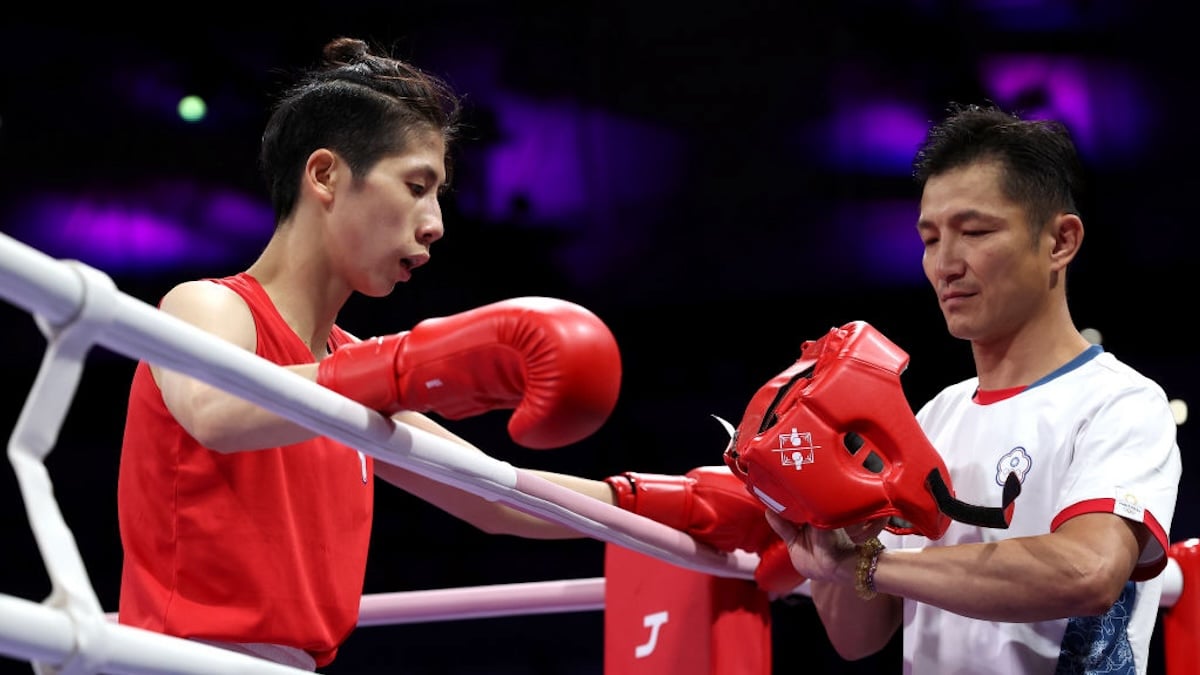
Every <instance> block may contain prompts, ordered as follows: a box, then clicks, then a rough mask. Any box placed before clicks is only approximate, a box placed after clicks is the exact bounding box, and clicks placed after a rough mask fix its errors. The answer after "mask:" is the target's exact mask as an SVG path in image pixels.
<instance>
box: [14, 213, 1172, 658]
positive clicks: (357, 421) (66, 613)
mask: <svg viewBox="0 0 1200 675" xmlns="http://www.w3.org/2000/svg"><path fill="white" fill-rule="evenodd" d="M0 296H3V298H4V299H6V300H8V301H9V302H11V303H12V304H14V305H16V306H18V307H21V308H22V309H24V310H25V311H27V312H29V313H30V314H32V315H33V316H34V317H35V319H36V321H37V325H38V326H39V328H40V329H41V330H42V332H43V334H44V335H45V336H46V338H47V340H48V346H47V349H46V355H45V357H44V359H43V362H42V367H41V369H40V370H39V372H38V376H37V378H36V380H35V381H34V384H33V387H32V388H31V390H30V394H29V398H28V399H27V401H26V404H25V406H24V408H23V409H22V411H21V415H20V417H19V418H18V420H17V424H16V427H15V428H14V430H13V434H12V437H11V439H10V443H9V448H8V454H9V459H10V461H11V462H12V464H13V467H14V470H15V472H16V474H17V478H18V483H19V485H20V488H21V494H22V497H23V499H24V502H25V505H26V511H27V515H28V516H29V521H30V525H31V527H32V529H33V533H34V538H35V540H36V541H37V544H38V547H39V549H40V551H41V554H42V558H43V561H44V563H45V564H46V568H47V571H48V572H49V574H50V579H51V583H52V591H51V594H50V597H49V598H47V599H46V600H45V601H44V602H42V603H36V602H32V601H29V600H25V599H22V598H17V597H14V596H10V595H5V594H0V653H3V654H6V655H9V656H12V657H14V658H20V659H25V660H29V661H31V662H32V663H33V666H34V669H35V671H37V672H38V673H47V674H48V673H56V674H59V675H66V674H67V673H72V674H74V673H94V672H99V671H100V670H103V672H106V673H114V674H118V675H120V674H125V673H133V674H150V673H157V672H161V671H165V670H169V671H171V672H173V673H181V674H191V673H195V674H196V675H201V674H204V673H211V672H237V673H254V674H258V673H264V674H267V673H297V672H303V671H298V670H296V669H293V668H289V667H286V666H281V665H279V664H275V663H271V662H268V661H263V660H260V659H256V658H254V657H250V656H245V655H242V654H238V653H235V652H231V651H226V650H223V649H219V648H216V647H209V646H207V645H202V644H199V643H196V642H192V641H188V640H182V639H178V638H173V637H169V636H165V635H160V634H157V633H152V632H149V631H144V630H140V629H136V628H132V627H129V626H122V625H120V624H117V623H116V622H115V621H113V620H112V619H113V617H112V616H111V615H107V614H105V613H104V612H103V611H102V609H101V608H100V606H99V602H98V600H97V598H96V595H95V592H94V590H93V588H92V586H91V582H90V580H89V578H88V576H87V572H86V569H85V567H84V565H83V561H82V559H81V556H80V553H79V550H78V548H77V546H76V544H75V539H74V537H73V535H72V533H71V531H70V528H69V527H68V526H67V524H66V522H65V521H64V519H63V517H62V514H61V511H60V509H59V507H58V503H57V502H56V501H55V499H54V496H53V486H52V484H51V481H50V478H49V475H48V472H47V471H46V468H45V465H44V459H45V457H46V455H47V454H49V452H50V450H51V449H52V448H53V445H54V443H55V441H56V439H57V436H58V432H59V429H60V428H61V425H62V422H63V420H64V418H65V416H66V412H67V410H68V408H69V406H70V402H71V400H72V398H73V397H74V394H75V390H76V387H77V385H78V382H79V377H80V375H81V373H82V370H83V366H84V362H85V360H86V357H87V352H88V351H89V349H90V348H91V347H92V346H94V345H102V346H104V347H106V348H108V349H110V350H112V351H114V352H116V353H118V354H122V355H124V356H127V357H129V358H131V359H134V360H139V359H145V360H147V361H150V362H152V363H155V364H157V365H160V366H163V367H166V368H170V369H172V370H176V371H179V372H182V373H185V374H188V375H191V376H193V377H195V378H197V379H200V380H203V381H205V382H207V383H209V384H212V385H214V386H218V387H221V388H222V389H225V390H226V391H229V392H231V393H235V394H237V395H239V396H241V397H242V398H245V399H246V400H249V401H251V402H253V403H256V404H258V405H260V406H262V407H264V408H266V409H268V410H271V411H272V412H275V413H276V414H279V415H281V416H283V417H286V418H288V419H290V420H292V421H294V422H297V423H299V424H303V425H304V426H306V427H308V428H310V429H312V430H314V431H316V432H318V433H321V434H324V435H326V436H329V437H331V438H334V439H336V440H338V441H341V442H342V443H345V444H346V445H349V446H351V447H354V448H356V449H359V450H361V451H362V452H364V453H367V454H370V455H372V456H374V457H376V458H380V459H383V460H384V461H387V462H389V463H392V464H396V465H398V466H402V467H404V468H406V469H409V470H411V471H414V472H416V473H419V474H421V475H424V476H427V477H429V478H432V479H434V480H438V481H441V482H443V483H447V484H450V485H454V486H457V487H460V488H462V489H465V490H468V491H470V492H472V493H475V494H479V495H482V496H484V497H486V498H489V499H493V500H496V501H499V502H502V503H504V504H507V505H509V506H512V507H514V508H517V509H520V510H522V511H525V512H527V513H531V514H533V515H537V516H540V517H543V518H546V519H548V520H552V521H555V522H558V523H561V524H564V525H567V526H569V527H571V528H573V529H575V530H576V531H578V532H580V533H582V534H586V535H588V536H591V537H593V538H595V539H599V540H602V541H606V542H610V543H614V544H618V545H620V546H623V547H625V548H628V549H630V550H634V551H638V552H640V553H643V554H646V555H650V556H653V557H656V558H659V559H661V560H664V561H667V562H670V563H673V564H676V565H679V566H681V567H684V568H687V569H691V570H695V571H698V572H702V573H707V574H712V575H715V576H723V577H736V578H746V579H750V578H753V572H754V567H755V565H756V564H757V563H758V557H757V556H755V555H752V554H748V553H744V552H741V551H738V552H735V553H732V554H722V553H717V552H715V551H713V550H711V549H709V548H707V547H704V546H701V545H699V544H697V542H696V541H695V540H693V539H692V538H691V537H689V536H687V535H686V534H684V533H682V532H679V531H677V530H675V529H672V528H670V527H667V526H665V525H661V524H659V523H657V522H654V521H651V520H649V519H646V518H643V517H641V516H638V515H636V514H633V513H630V512H627V511H624V510H622V509H620V508H618V507H615V506H611V505H608V504H605V503H602V502H599V501H597V500H595V499H592V498H590V497H585V496H583V495H580V494H578V493H576V492H574V491H571V490H569V489H567V488H563V487H561V486H558V485H556V484H554V483H551V482H550V481H547V480H545V479H543V478H541V477H539V476H536V475H534V474H532V473H530V472H527V471H525V470H522V469H519V468H516V467H513V466H512V465H510V464H508V463H507V462H502V461H499V460H496V459H493V458H491V457H488V456H486V455H482V454H479V453H475V452H471V451H469V450H467V449H465V448H463V447H461V446H459V445H456V444H454V443H451V442H449V441H446V440H444V439H441V438H439V437H437V436H434V435H433V434H430V433H427V432H424V431H422V430H420V429H416V428H413V427H409V426H407V425H404V424H398V423H395V422H392V421H391V420H388V419H387V418H385V417H383V416H382V415H379V414H377V413H375V412H373V411H371V410H368V409H367V408H365V407H363V406H361V405H359V404H358V403H355V402H354V401H351V400H349V399H347V398H344V397H342V396H340V395H338V394H335V393H333V392H332V391H330V390H328V389H326V388H324V387H321V386H320V385H317V384H316V383H314V382H312V381H309V380H307V379H304V378H301V377H297V376H295V375H294V374H292V373H290V372H288V371H287V370H285V369H282V368H280V367H278V366H276V365H275V364H272V363H270V362H268V361H266V360H265V359H262V358H260V357H258V356H256V355H254V354H251V353H249V352H246V351H244V350H242V349H239V348H238V347H235V346H234V345H232V344H230V343H228V342H225V341H224V340H221V339H220V338H217V337H215V336H213V335H210V334H208V333H206V332H204V331H202V330H200V329H198V328H195V327H194V326H191V325H189V324H187V323H185V322H183V321H181V320H179V319H176V318H175V317H172V316H170V315H168V314H165V313H163V312H160V311H159V310H158V309H157V308H156V307H154V306H152V305H150V304H147V303H145V302H143V301H141V300H138V299H136V298H134V297H132V296H129V295H127V294H125V293H123V292H121V291H120V290H118V289H117V288H116V287H115V285H114V284H113V282H112V280H111V279H110V278H109V277H108V276H106V275H105V274H104V273H102V272H100V271H98V270H96V269H94V268H91V267H89V266H87V265H84V264H82V263H78V262H74V261H62V260H56V259H54V258H51V257H49V256H47V255H45V254H44V253H42V252H40V251H38V250H36V249H34V248H32V247H29V246H27V245H25V244H23V243H21V242H18V241H17V240H15V239H12V238H11V237H9V236H7V235H4V234H2V233H0ZM1164 574H1165V575H1166V576H1165V583H1164V592H1163V600H1162V603H1161V604H1162V606H1164V607H1168V606H1171V605H1173V604H1174V603H1175V601H1176V600H1177V599H1178V598H1179V595H1180V593H1181V592H1182V583H1183V577H1182V573H1181V572H1180V569H1179V566H1178V565H1177V564H1176V562H1175V561H1174V560H1171V561H1170V562H1169V564H1168V567H1167V571H1166V572H1165V573H1164ZM805 589H806V586H804V587H801V588H800V589H799V590H800V591H801V592H804V591H805ZM603 605H604V580H603V579H602V578H597V579H576V580H566V581H554V582H534V583H521V584H501V585H497V586H483V587H475V588H461V589H448V590H437V591H416V592H403V593H385V594H378V595H368V596H364V597H363V600H362V606H361V610H362V611H361V615H360V618H359V626H377V625H388V624H400V623H414V622H426V621H441V620H453V619H465V618H480V617H492V616H512V615H519V614H538V613H555V612H570V611H584V610H596V609H602V608H603Z"/></svg>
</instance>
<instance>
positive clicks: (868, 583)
mask: <svg viewBox="0 0 1200 675" xmlns="http://www.w3.org/2000/svg"><path fill="white" fill-rule="evenodd" d="M884 548H885V547H884V545H883V543H882V542H880V541H879V538H878V537H871V538H870V539H868V540H866V541H865V542H863V543H861V544H859V545H858V567H857V568H856V569H855V572H854V590H855V591H856V592H857V593H858V597H860V598H862V599H863V600H870V599H872V598H874V597H875V596H876V595H877V592H876V591H875V568H877V567H878V566H879V554H880V553H883V549H884Z"/></svg>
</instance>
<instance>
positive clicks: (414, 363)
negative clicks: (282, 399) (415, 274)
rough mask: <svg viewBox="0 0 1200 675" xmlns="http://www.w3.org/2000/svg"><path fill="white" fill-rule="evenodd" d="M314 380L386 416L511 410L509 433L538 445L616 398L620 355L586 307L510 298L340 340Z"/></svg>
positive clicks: (583, 432)
mask: <svg viewBox="0 0 1200 675" xmlns="http://www.w3.org/2000/svg"><path fill="white" fill-rule="evenodd" d="M317 383H318V384H321V385H324V386H326V387H328V388H330V389H332V390H334V391H336V392H338V393H339V394H342V395H343V396H345V397H347V398H350V399H353V400H355V401H358V402H359V403H361V404H363V405H365V406H367V407H368V408H371V409H373V410H377V411H379V412H382V413H384V414H388V415H390V414H392V413H395V412H398V411H401V410H412V411H416V412H422V413H424V412H434V413H437V414H438V415H441V416H442V417H445V418H447V419H454V420H457V419H463V418H465V417H470V416H473V415H479V414H482V413H485V412H488V411H490V410H499V409H513V410H514V412H513V414H512V416H511V417H510V418H509V421H508V432H509V435H510V436H511V437H512V438H513V440H514V441H516V442H517V443H520V444H521V445H523V446H525V447H528V448H534V449H544V448H555V447H560V446H563V445H568V444H570V443H574V442H576V441H579V440H581V439H583V438H586V437H587V436H589V435H591V434H592V433H594V432H595V431H596V430H597V429H599V428H600V426H601V425H602V424H604V422H605V421H606V420H607V419H608V416H609V415H610V414H611V413H612V411H613V408H614V407H615V406H616V403H617V393H618V390H619V389H620V383H621V359H620V354H619V353H618V350H617V343H616V340H615V339H614V338H613V335H612V333H611V332H610V331H609V330H608V327H607V326H605V325H604V323H603V322H602V321H600V319H599V318H597V317H596V315H595V314H593V313H592V312H590V311H588V310H587V309H585V308H583V307H581V306H579V305H576V304H574V303H571V302H567V301H565V300H558V299H555V298H543V297H526V298H513V299H510V300H503V301H500V302H495V303H492V304H490V305H484V306H482V307H478V308H476V309H472V310H469V311H466V312H462V313H460V314H455V315H453V316H448V317H441V318H434V319H426V320H425V321H422V322H420V323H418V324H417V325H416V326H414V327H413V329H412V330H410V331H405V332H403V333H398V334H395V335H387V336H384V337H376V338H370V339H367V340H363V341H362V342H356V343H352V344H348V345H344V346H342V347H340V348H339V349H337V350H335V351H334V352H333V353H332V354H330V355H329V356H328V357H326V358H325V359H324V360H322V361H321V363H320V365H319V366H318V368H317Z"/></svg>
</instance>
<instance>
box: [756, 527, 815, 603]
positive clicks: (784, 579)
mask: <svg viewBox="0 0 1200 675" xmlns="http://www.w3.org/2000/svg"><path fill="white" fill-rule="evenodd" d="M758 556H759V562H758V567H755V568H754V582H755V583H756V584H758V587H759V588H760V589H762V590H763V591H765V592H766V593H767V594H768V595H771V596H772V597H779V596H785V595H791V594H792V593H794V592H795V590H796V587H797V586H799V585H800V584H802V583H804V582H805V580H806V579H805V577H804V575H803V574H800V572H798V571H796V566H795V565H793V564H792V556H791V554H789V553H788V546H787V544H786V543H784V541H783V539H781V538H780V537H779V535H778V534H776V535H775V536H774V538H773V539H771V541H770V543H768V544H767V545H766V546H764V547H763V550H761V551H759V552H758Z"/></svg>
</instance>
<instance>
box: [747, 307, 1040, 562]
mask: <svg viewBox="0 0 1200 675" xmlns="http://www.w3.org/2000/svg"><path fill="white" fill-rule="evenodd" d="M907 366H908V354H907V353H905V352H904V351H903V350H902V349H900V348H899V347H897V346H896V345H895V344H894V343H892V342H891V341H890V340H888V339H887V338H886V337H884V336H883V334H881V333H880V332H879V331H877V330H875V329H874V328H873V327H871V326H870V325H868V324H867V323H865V322H863V321H856V322H852V323H848V324H846V325H844V326H842V327H841V328H834V329H831V330H830V331H829V332H828V333H827V334H826V335H825V336H824V337H822V338H820V339H819V340H815V341H812V340H810V341H807V342H805V343H804V344H803V345H802V347H801V350H800V358H799V360H797V361H796V362H795V363H794V364H792V366H791V367H789V368H788V369H787V370H784V371H783V372H781V373H780V374H778V375H776V376H775V377H774V378H772V379H771V381H769V382H768V383H767V384H766V385H764V386H763V387H762V388H761V389H759V390H758V392H757V393H756V394H755V395H754V398H753V399H751V401H750V405H749V406H748V407H747V408H746V413H745V415H744V416H743V417H742V421H741V423H740V424H739V425H738V427H737V431H736V433H735V434H734V436H733V439H732V440H731V441H730V443H729V447H728V448H727V449H726V451H725V463H726V464H727V465H728V466H729V468H730V469H731V470H732V471H733V473H734V475H737V476H739V477H740V478H741V479H742V480H743V481H744V482H745V483H746V486H747V487H748V488H749V489H750V491H751V492H752V493H754V494H755V495H756V496H758V498H759V499H761V500H762V501H763V503H765V504H766V505H767V506H768V507H770V508H771V509H772V510H774V511H776V512H777V513H779V514H780V515H781V516H783V517H784V518H786V519H788V520H790V521H792V522H794V523H809V524H812V525H813V526H815V527H819V528H822V529H834V528H839V527H845V526H847V525H851V524H854V523H859V522H863V521H866V520H873V519H875V518H880V517H884V516H888V517H890V520H889V523H888V526H887V529H888V530H890V531H892V532H895V533H897V534H909V533H916V534H921V535H924V536H926V537H929V538H930V539H939V538H941V536H942V535H943V534H945V532H946V528H947V527H949V525H950V520H951V518H953V519H954V520H960V521H963V522H970V523H974V524H978V525H984V526H987V527H998V528H1004V527H1007V526H1008V523H1009V522H1010V521H1011V519H1012V500H1013V499H1015V498H1016V496H1017V494H1019V493H1020V487H1021V484H1020V481H1019V480H1017V477H1016V475H1015V474H1010V476H1009V478H1008V481H1007V482H1006V484H1005V488H1004V501H1003V505H1002V506H1001V507H1000V508H999V509H995V508H991V509H989V508H985V507H979V506H972V505H969V504H965V503H963V502H960V501H958V500H957V499H955V498H954V491H953V489H952V487H950V483H949V481H950V478H949V473H948V472H947V470H946V466H945V464H944V463H943V462H942V458H941V456H940V455H939V454H938V452H937V450H935V449H934V447H933V445H932V444H930V442H929V439H928V438H927V437H926V436H925V432H924V431H923V430H922V429H921V427H920V425H918V424H917V420H916V418H915V417H914V416H913V412H912V408H910V407H909V405H908V400H907V399H906V398H905V396H904V391H903V389H902V388H901V386H900V373H902V372H903V371H904V369H905V368H906V367H907Z"/></svg>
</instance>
